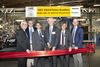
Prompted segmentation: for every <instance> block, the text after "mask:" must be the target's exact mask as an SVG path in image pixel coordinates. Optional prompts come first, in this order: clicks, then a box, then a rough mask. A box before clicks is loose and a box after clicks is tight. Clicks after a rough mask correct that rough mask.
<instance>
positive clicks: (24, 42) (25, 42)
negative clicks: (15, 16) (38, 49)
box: [16, 29, 30, 52]
mask: <svg viewBox="0 0 100 67" xmlns="http://www.w3.org/2000/svg"><path fill="white" fill-rule="evenodd" d="M16 41H17V42H16V43H17V51H18V52H23V51H26V49H29V48H30V46H29V45H30V44H29V38H28V36H27V34H26V33H25V31H23V30H22V29H20V30H18V31H17V33H16Z"/></svg>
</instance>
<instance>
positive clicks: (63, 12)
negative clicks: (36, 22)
mask: <svg viewBox="0 0 100 67" xmlns="http://www.w3.org/2000/svg"><path fill="white" fill-rule="evenodd" d="M80 16H81V12H80V7H66V6H63V7H26V17H80Z"/></svg>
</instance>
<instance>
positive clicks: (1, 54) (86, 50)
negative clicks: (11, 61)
mask: <svg viewBox="0 0 100 67" xmlns="http://www.w3.org/2000/svg"><path fill="white" fill-rule="evenodd" d="M94 51H95V49H94V46H93V45H91V44H88V45H87V46H86V48H79V49H77V50H76V49H72V51H71V52H69V51H68V49H64V50H55V51H31V53H26V52H0V58H21V57H41V56H56V55H67V54H76V53H92V52H94Z"/></svg>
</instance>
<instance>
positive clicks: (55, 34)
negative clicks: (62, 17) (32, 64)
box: [44, 18, 60, 67]
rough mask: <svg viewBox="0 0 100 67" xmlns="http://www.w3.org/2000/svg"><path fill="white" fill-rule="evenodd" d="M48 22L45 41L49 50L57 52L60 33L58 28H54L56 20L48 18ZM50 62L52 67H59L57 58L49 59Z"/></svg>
mask: <svg viewBox="0 0 100 67" xmlns="http://www.w3.org/2000/svg"><path fill="white" fill-rule="evenodd" d="M47 21H48V24H49V26H48V27H46V29H45V34H44V39H45V42H46V44H47V47H48V49H49V50H56V49H57V45H58V44H59V39H60V38H59V37H60V36H59V35H60V31H59V29H58V28H57V27H56V26H54V22H55V19H54V18H48V19H47ZM49 62H50V67H57V59H56V56H53V57H49Z"/></svg>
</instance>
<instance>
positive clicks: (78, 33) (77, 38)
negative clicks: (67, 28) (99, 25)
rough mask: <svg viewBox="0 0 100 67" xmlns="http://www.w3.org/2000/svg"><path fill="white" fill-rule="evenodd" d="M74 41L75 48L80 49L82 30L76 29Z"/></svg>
mask: <svg viewBox="0 0 100 67" xmlns="http://www.w3.org/2000/svg"><path fill="white" fill-rule="evenodd" d="M72 31H73V28H72V30H71V32H72ZM74 41H75V46H77V47H78V48H82V41H83V29H82V28H81V27H77V30H76V33H75V37H74Z"/></svg>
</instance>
